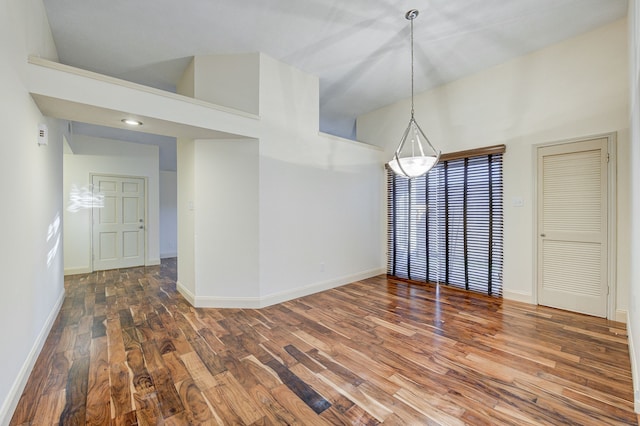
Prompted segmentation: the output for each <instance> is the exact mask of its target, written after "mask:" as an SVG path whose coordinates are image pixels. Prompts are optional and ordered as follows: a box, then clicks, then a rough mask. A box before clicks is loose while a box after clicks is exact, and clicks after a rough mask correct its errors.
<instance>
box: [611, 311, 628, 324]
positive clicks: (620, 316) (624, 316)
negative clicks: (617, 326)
mask: <svg viewBox="0 0 640 426" xmlns="http://www.w3.org/2000/svg"><path fill="white" fill-rule="evenodd" d="M614 321H618V322H623V323H625V324H629V313H628V312H627V311H626V309H616V316H615V318H614Z"/></svg>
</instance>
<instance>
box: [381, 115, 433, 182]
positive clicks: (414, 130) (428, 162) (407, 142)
mask: <svg viewBox="0 0 640 426" xmlns="http://www.w3.org/2000/svg"><path fill="white" fill-rule="evenodd" d="M439 158H440V152H439V151H436V149H435V148H434V147H433V145H431V142H429V139H427V136H426V135H425V134H424V133H423V132H422V129H421V128H420V126H419V125H418V123H417V122H416V120H415V119H414V118H413V117H411V120H409V125H408V126H407V128H406V130H405V131H404V134H403V135H402V139H401V140H400V145H398V149H397V150H396V152H395V154H394V156H393V159H392V160H391V161H389V163H388V164H389V167H390V168H391V170H392V171H393V172H394V173H395V174H397V175H400V176H404V177H407V178H409V179H412V178H416V177H419V176H422V175H424V174H426V173H428V172H429V170H431V169H432V168H433V166H435V165H436V164H437V163H438V159H439Z"/></svg>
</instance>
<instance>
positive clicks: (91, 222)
mask: <svg viewBox="0 0 640 426" xmlns="http://www.w3.org/2000/svg"><path fill="white" fill-rule="evenodd" d="M94 176H105V177H113V178H121V179H122V178H124V179H142V180H143V182H144V265H145V266H146V265H147V263H148V247H147V246H148V245H149V244H148V239H149V234H148V222H149V182H148V179H147V177H146V176H133V175H118V174H114V173H95V172H91V173H89V185H90V186H91V193H92V194H93V177H94ZM94 220H95V217H94V214H93V208H91V215H90V218H89V251H90V253H89V260H90V262H89V264H90V269H91V272H95V268H94V266H93V263H94V261H95V256H94V252H93V251H94V245H93V225H94Z"/></svg>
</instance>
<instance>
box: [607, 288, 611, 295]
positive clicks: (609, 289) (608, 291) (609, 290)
mask: <svg viewBox="0 0 640 426" xmlns="http://www.w3.org/2000/svg"><path fill="white" fill-rule="evenodd" d="M610 292H611V287H609V286H607V296H608V295H609V293H610Z"/></svg>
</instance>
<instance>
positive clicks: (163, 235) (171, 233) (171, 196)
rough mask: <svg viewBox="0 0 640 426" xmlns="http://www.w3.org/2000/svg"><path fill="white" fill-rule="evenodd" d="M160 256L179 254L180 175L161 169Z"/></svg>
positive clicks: (162, 257)
mask: <svg viewBox="0 0 640 426" xmlns="http://www.w3.org/2000/svg"><path fill="white" fill-rule="evenodd" d="M159 177H160V195H159V200H160V211H159V214H160V258H161V259H165V258H167V257H176V256H177V255H178V207H177V203H178V177H177V173H176V172H172V171H162V170H161V171H160V176H159Z"/></svg>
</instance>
